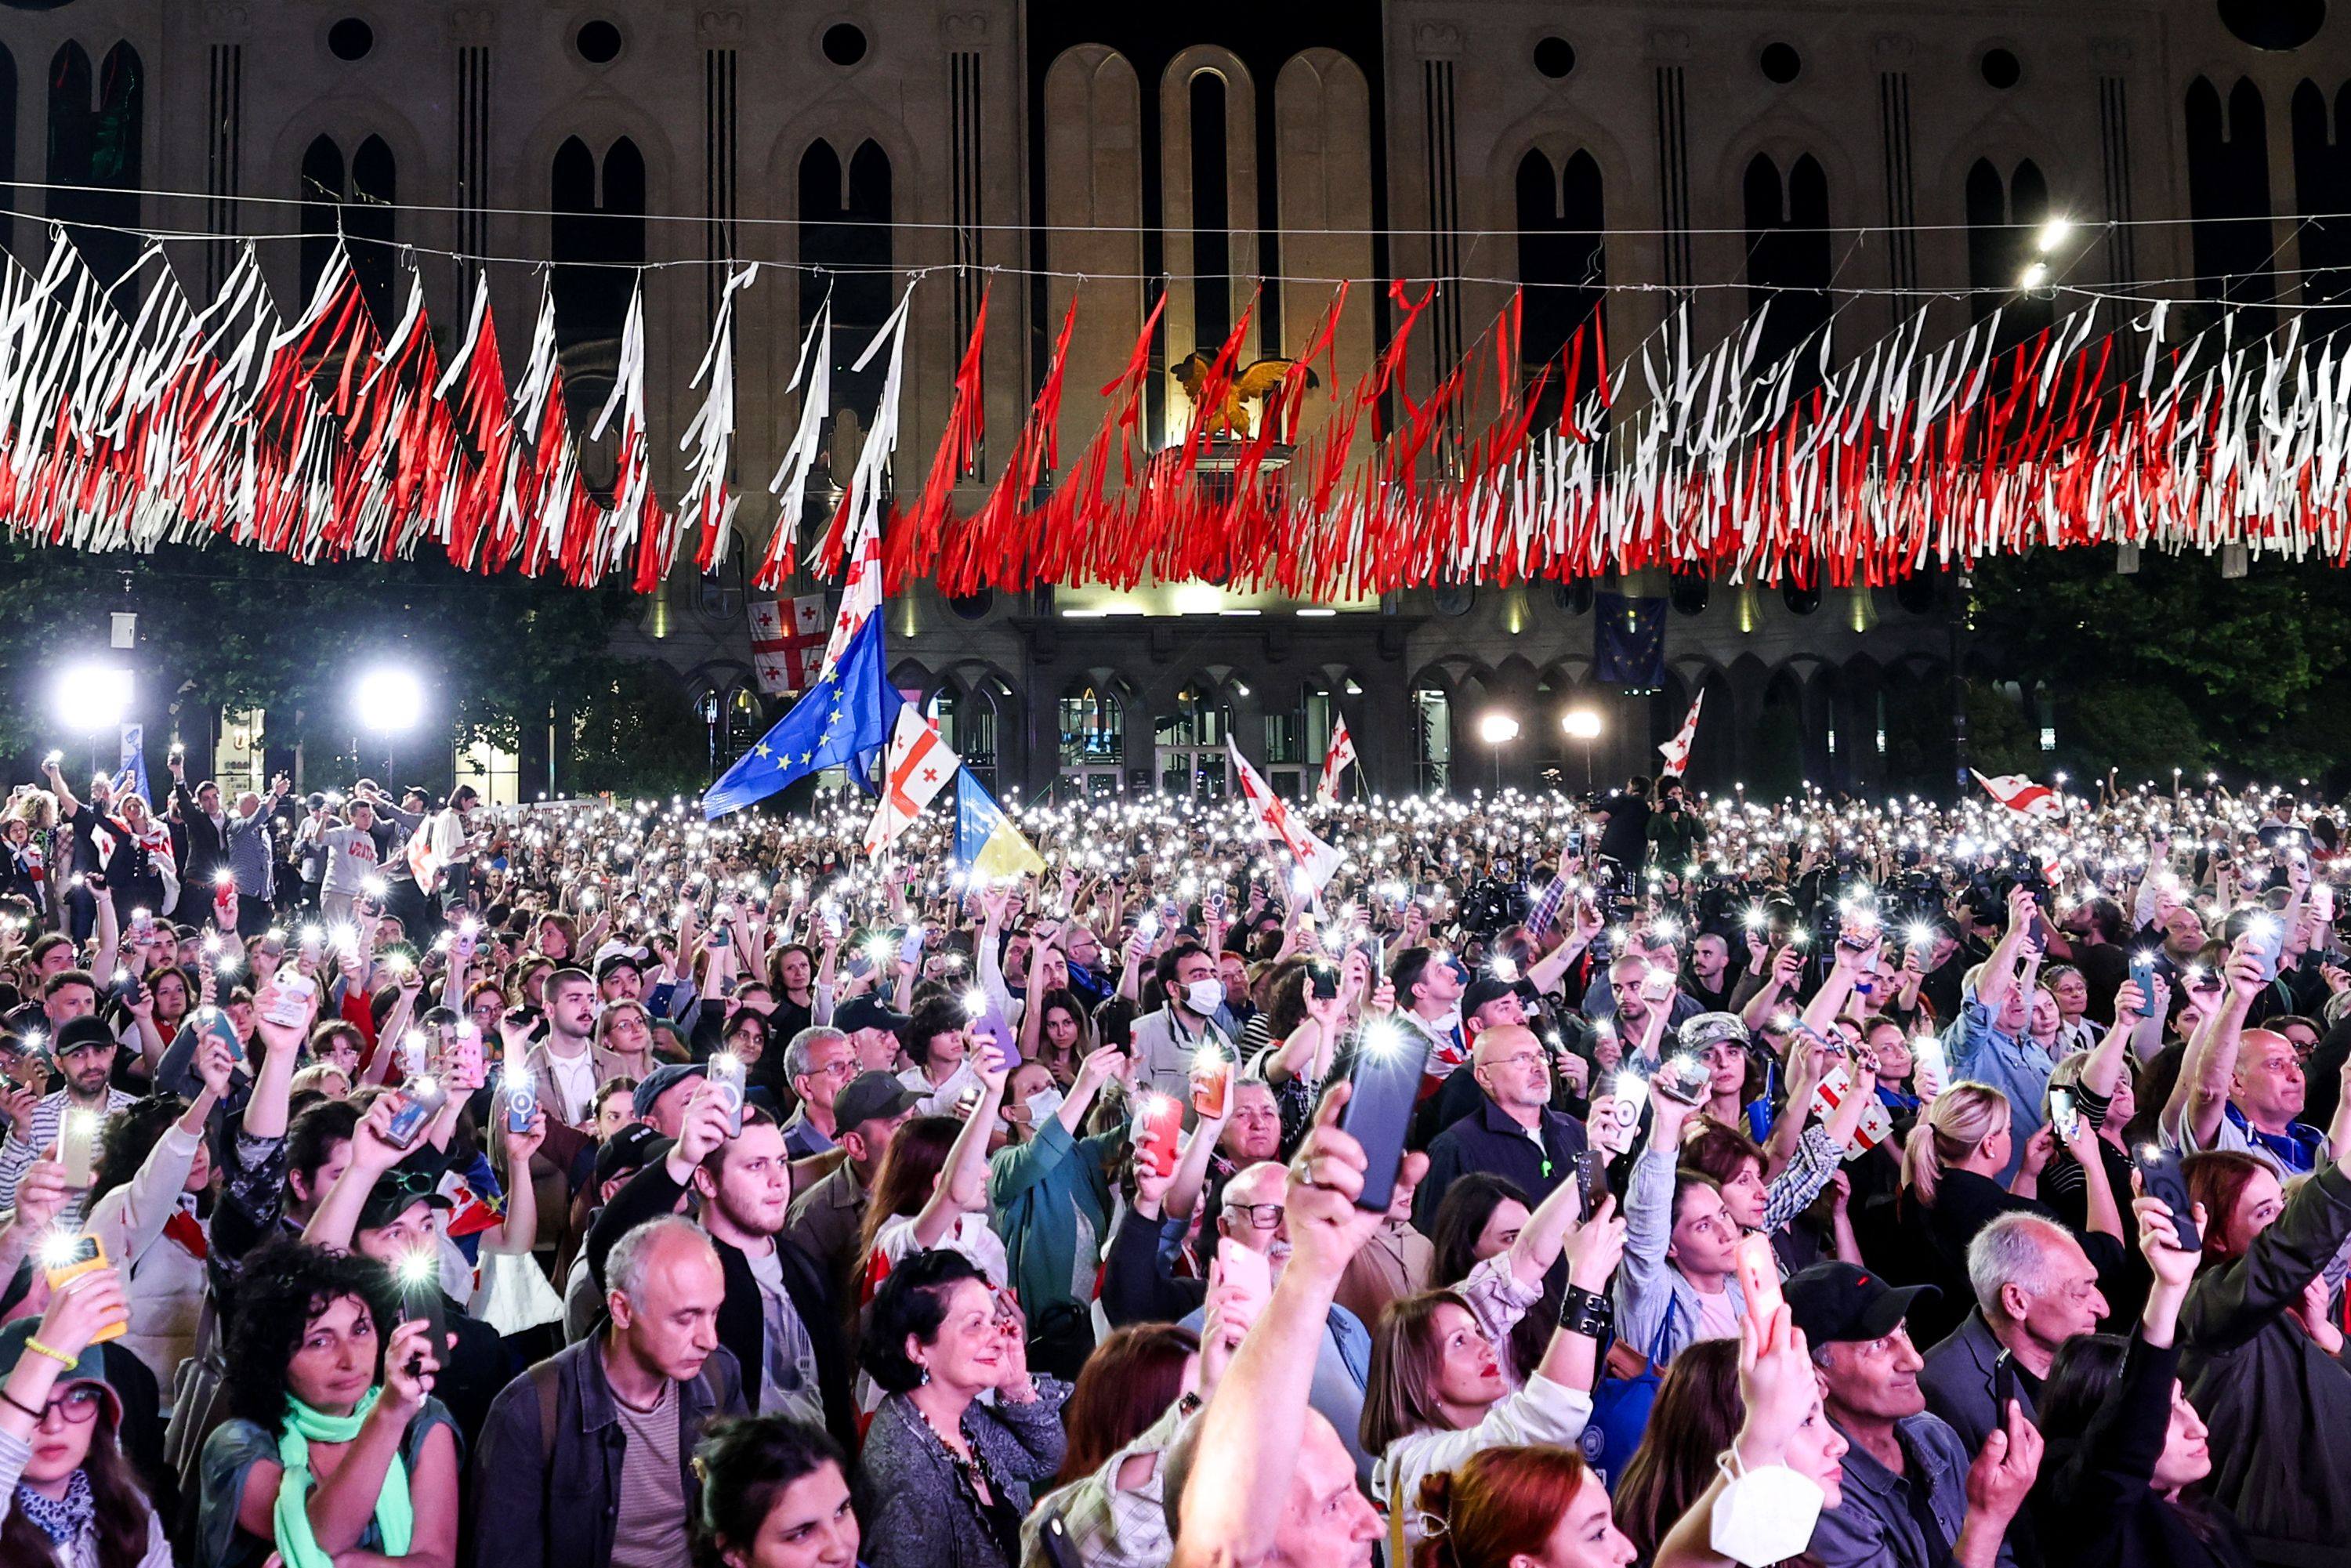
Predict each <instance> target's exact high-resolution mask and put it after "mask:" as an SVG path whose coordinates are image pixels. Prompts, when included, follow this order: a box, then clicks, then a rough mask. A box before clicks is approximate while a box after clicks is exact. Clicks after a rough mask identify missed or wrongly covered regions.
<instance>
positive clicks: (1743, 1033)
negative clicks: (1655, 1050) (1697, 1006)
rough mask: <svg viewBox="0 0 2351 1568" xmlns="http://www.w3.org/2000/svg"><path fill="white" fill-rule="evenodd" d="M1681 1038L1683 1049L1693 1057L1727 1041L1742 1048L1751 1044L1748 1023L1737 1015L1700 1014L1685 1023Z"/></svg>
mask: <svg viewBox="0 0 2351 1568" xmlns="http://www.w3.org/2000/svg"><path fill="white" fill-rule="evenodd" d="M1679 1038H1680V1040H1681V1046H1682V1049H1683V1050H1684V1051H1688V1052H1689V1053H1690V1054H1691V1055H1692V1056H1697V1055H1698V1054H1700V1053H1701V1052H1703V1051H1705V1050H1706V1048H1707V1047H1708V1046H1710V1045H1715V1044H1719V1042H1721V1041H1723V1040H1731V1041H1733V1042H1735V1043H1736V1044H1738V1045H1740V1046H1741V1047H1744V1046H1746V1045H1748V1044H1749V1043H1750V1036H1749V1034H1748V1032H1747V1021H1746V1020H1745V1019H1742V1018H1740V1016H1739V1015H1738V1014H1737V1013H1699V1014H1698V1015H1697V1016H1696V1017H1694V1018H1691V1019H1687V1020H1685V1021H1684V1022H1683V1024H1682V1027H1681V1030H1680V1037H1679Z"/></svg>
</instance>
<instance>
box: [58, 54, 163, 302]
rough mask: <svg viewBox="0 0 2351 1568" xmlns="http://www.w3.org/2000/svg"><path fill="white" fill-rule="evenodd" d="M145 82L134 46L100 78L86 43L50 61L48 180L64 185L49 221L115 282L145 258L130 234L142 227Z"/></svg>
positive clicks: (107, 64) (109, 57) (102, 276)
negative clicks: (61, 228) (91, 64)
mask: <svg viewBox="0 0 2351 1568" xmlns="http://www.w3.org/2000/svg"><path fill="white" fill-rule="evenodd" d="M144 77H145V72H144V71H143V69H142V68H141V66H140V63H139V51H138V50H136V49H134V48H132V47H131V46H130V45H129V44H128V43H120V44H117V45H115V46H114V47H112V48H111V49H109V50H108V51H107V52H106V58H105V59H104V60H103V61H102V62H100V63H99V68H98V71H97V72H96V74H95V76H94V77H93V75H92V73H91V71H90V68H89V56H88V55H86V54H84V53H83V52H82V49H81V46H80V45H78V44H71V43H69V44H67V45H66V46H65V47H62V48H60V49H58V50H57V55H56V57H54V58H53V59H51V60H50V62H49V174H48V179H49V183H50V184H51V185H53V186H58V187H62V188H60V189H56V190H52V191H50V193H49V202H48V209H49V216H50V217H52V218H55V219H56V220H57V222H58V223H60V224H63V225H66V231H67V233H68V234H69V235H72V236H73V242H74V245H75V246H76V247H77V248H78V249H79V250H80V252H81V254H82V259H83V260H84V261H85V262H87V263H88V264H89V269H90V270H91V271H92V272H94V273H96V274H97V275H98V277H99V281H100V282H102V283H106V284H109V285H111V284H113V283H115V282H117V281H118V280H120V278H121V277H122V275H123V274H124V273H126V272H128V271H130V270H131V264H132V263H133V262H135V261H137V260H138V259H139V236H138V235H137V234H135V233H132V232H130V231H131V230H135V229H136V228H137V227H138V226H139V171H140V162H141V140H140V138H141V135H142V134H143V131H144V112H145V111H144V107H143V104H144V99H145V96H146V95H145V92H144ZM82 225H91V226H82ZM98 225H104V226H98Z"/></svg>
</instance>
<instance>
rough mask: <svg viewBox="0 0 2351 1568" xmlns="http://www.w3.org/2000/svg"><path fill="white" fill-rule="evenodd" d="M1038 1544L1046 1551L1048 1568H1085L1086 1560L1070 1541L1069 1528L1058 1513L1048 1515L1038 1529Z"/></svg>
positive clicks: (1075, 1544)
mask: <svg viewBox="0 0 2351 1568" xmlns="http://www.w3.org/2000/svg"><path fill="white" fill-rule="evenodd" d="M1037 1544H1038V1545H1039V1546H1040V1547H1042V1548H1043V1549H1044V1553H1045V1562H1046V1563H1047V1565H1048V1568H1085V1564H1086V1560H1085V1559H1084V1558H1083V1557H1082V1556H1081V1555H1079V1552H1078V1544H1077V1542H1074V1541H1071V1539H1070V1529H1069V1526H1068V1525H1066V1524H1064V1523H1062V1522H1061V1515H1060V1514H1058V1513H1053V1514H1048V1515H1046V1516H1045V1521H1044V1522H1043V1523H1042V1524H1040V1525H1039V1526H1038V1527H1037Z"/></svg>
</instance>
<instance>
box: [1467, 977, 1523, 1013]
mask: <svg viewBox="0 0 2351 1568" xmlns="http://www.w3.org/2000/svg"><path fill="white" fill-rule="evenodd" d="M1518 989H1519V988H1518V986H1517V984H1516V983H1515V982H1514V981H1510V980H1504V979H1498V978H1496V977H1494V976H1492V975H1480V976H1479V977H1477V978H1476V979H1474V980H1472V981H1470V982H1469V988H1468V990H1466V991H1464V992H1462V993H1461V1016H1462V1017H1463V1018H1470V1017H1473V1016H1474V1015H1475V1014H1476V1013H1477V1011H1478V1009H1479V1008H1482V1007H1485V1006H1488V1005H1489V1004H1490V1003H1493V1002H1499V1001H1500V1000H1501V999H1502V998H1504V997H1509V996H1516V995H1517V994H1518Z"/></svg>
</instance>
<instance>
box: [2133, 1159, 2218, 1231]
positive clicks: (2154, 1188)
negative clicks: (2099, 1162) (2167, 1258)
mask: <svg viewBox="0 0 2351 1568" xmlns="http://www.w3.org/2000/svg"><path fill="white" fill-rule="evenodd" d="M2179 1159H2180V1155H2179V1150H2178V1149H2167V1148H2165V1147H2163V1146H2162V1145H2159V1144H2142V1145H2139V1146H2138V1148H2137V1149H2136V1150H2135V1151H2133V1153H2132V1155H2131V1164H2132V1165H2133V1166H2137V1169H2138V1179H2139V1185H2140V1186H2143V1187H2145V1188H2146V1189H2147V1197H2159V1198H2161V1199H2162V1200H2163V1201H2164V1204H2165V1206H2166V1207H2168V1208H2169V1209H2170V1210H2171V1229H2172V1234H2173V1236H2174V1237H2175V1238H2177V1239H2178V1240H2179V1249H2180V1250H2181V1251H2183V1252H2200V1251H2202V1250H2203V1249H2204V1239H2203V1238H2202V1237H2201V1236H2199V1234H2198V1233H2197V1229H2196V1206H2195V1205H2194V1204H2193V1203H2191V1202H2190V1201H2189V1197H2188V1178H2187V1176H2184V1175H2182V1174H2181V1173H2180V1169H2179Z"/></svg>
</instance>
